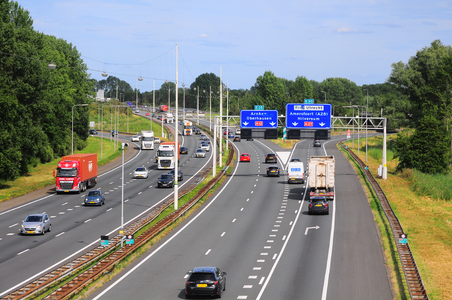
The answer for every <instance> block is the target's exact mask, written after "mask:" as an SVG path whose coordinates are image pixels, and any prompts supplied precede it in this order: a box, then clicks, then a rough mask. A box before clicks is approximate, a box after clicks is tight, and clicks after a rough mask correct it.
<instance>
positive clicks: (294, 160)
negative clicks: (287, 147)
mask: <svg viewBox="0 0 452 300" xmlns="http://www.w3.org/2000/svg"><path fill="white" fill-rule="evenodd" d="M300 161H301V160H300V159H299V158H292V159H291V160H290V162H300Z"/></svg>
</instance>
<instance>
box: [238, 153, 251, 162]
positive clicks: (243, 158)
mask: <svg viewBox="0 0 452 300" xmlns="http://www.w3.org/2000/svg"><path fill="white" fill-rule="evenodd" d="M240 161H247V162H251V157H250V155H249V154H248V153H242V155H240Z"/></svg>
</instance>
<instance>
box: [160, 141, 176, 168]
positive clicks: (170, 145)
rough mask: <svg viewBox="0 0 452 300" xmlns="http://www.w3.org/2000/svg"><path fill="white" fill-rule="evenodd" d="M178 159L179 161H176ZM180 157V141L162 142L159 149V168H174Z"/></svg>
mask: <svg viewBox="0 0 452 300" xmlns="http://www.w3.org/2000/svg"><path fill="white" fill-rule="evenodd" d="M176 159H177V161H176ZM179 159H180V143H177V145H176V142H163V143H160V145H159V149H158V151H157V169H159V170H161V169H174V168H175V165H176V163H177V162H178V161H179Z"/></svg>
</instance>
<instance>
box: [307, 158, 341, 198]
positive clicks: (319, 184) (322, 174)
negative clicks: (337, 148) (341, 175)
mask: <svg viewBox="0 0 452 300" xmlns="http://www.w3.org/2000/svg"><path fill="white" fill-rule="evenodd" d="M334 176H335V162H334V156H332V155H331V156H311V159H310V160H309V192H310V193H309V195H310V197H314V196H324V197H325V198H326V199H327V200H334Z"/></svg>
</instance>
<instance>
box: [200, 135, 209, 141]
mask: <svg viewBox="0 0 452 300" xmlns="http://www.w3.org/2000/svg"><path fill="white" fill-rule="evenodd" d="M199 139H200V140H201V141H205V140H208V139H209V138H208V137H207V136H206V135H205V134H201V136H200V137H199Z"/></svg>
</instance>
